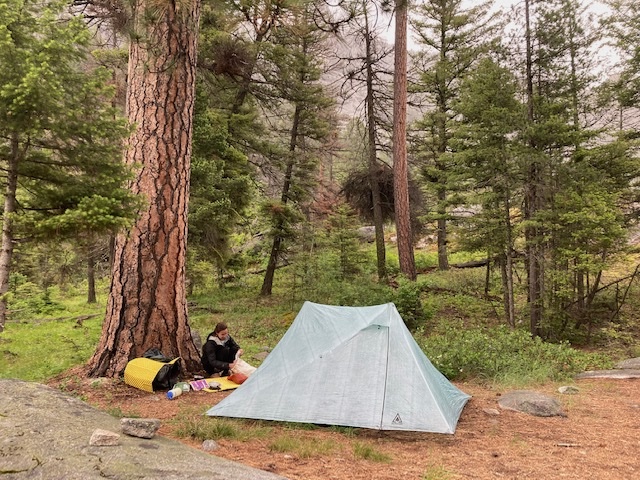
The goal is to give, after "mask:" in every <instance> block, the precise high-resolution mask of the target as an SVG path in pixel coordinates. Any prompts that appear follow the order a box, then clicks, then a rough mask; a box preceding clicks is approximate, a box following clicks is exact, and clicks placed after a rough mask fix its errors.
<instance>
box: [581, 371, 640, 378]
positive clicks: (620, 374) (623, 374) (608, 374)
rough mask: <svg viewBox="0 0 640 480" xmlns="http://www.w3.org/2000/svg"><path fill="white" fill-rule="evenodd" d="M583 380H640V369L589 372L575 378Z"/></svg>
mask: <svg viewBox="0 0 640 480" xmlns="http://www.w3.org/2000/svg"><path fill="white" fill-rule="evenodd" d="M575 378H576V379H578V380H581V379H585V378H640V369H638V370H631V369H615V370H589V371H586V372H582V373H579V374H578V375H576V376H575Z"/></svg>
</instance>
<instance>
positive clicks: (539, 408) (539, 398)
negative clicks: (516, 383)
mask: <svg viewBox="0 0 640 480" xmlns="http://www.w3.org/2000/svg"><path fill="white" fill-rule="evenodd" d="M498 405H499V406H500V408H503V409H505V410H515V411H517V412H523V413H528V414H529V415H535V416H536V417H557V416H560V417H565V416H566V415H565V413H564V412H563V411H562V407H561V405H560V402H558V400H556V399H555V398H553V397H549V396H548V395H544V394H542V393H539V392H534V391H531V390H516V391H513V392H508V393H505V394H504V395H502V396H501V397H500V399H499V400H498Z"/></svg>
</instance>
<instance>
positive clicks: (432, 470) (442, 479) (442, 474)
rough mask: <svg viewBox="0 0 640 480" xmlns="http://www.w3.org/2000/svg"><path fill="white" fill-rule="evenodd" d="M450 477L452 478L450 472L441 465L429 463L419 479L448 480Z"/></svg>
mask: <svg viewBox="0 0 640 480" xmlns="http://www.w3.org/2000/svg"><path fill="white" fill-rule="evenodd" d="M451 478H453V475H452V474H451V472H449V471H448V470H447V469H446V468H445V467H443V466H442V465H431V466H429V468H428V469H427V471H426V472H425V473H424V474H423V475H422V478H421V480H449V479H451Z"/></svg>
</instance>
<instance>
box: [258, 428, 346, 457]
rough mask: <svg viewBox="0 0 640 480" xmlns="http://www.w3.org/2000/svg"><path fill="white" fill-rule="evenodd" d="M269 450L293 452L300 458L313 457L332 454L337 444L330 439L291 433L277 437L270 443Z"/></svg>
mask: <svg viewBox="0 0 640 480" xmlns="http://www.w3.org/2000/svg"><path fill="white" fill-rule="evenodd" d="M269 450H270V451H272V452H279V453H289V454H293V455H296V456H298V457H299V458H311V457H321V456H325V455H330V454H331V453H333V451H334V450H335V444H334V443H333V442H331V441H329V440H318V439H315V438H306V437H301V436H299V435H295V434H289V435H280V436H278V437H277V438H275V439H274V440H273V441H272V442H270V443H269Z"/></svg>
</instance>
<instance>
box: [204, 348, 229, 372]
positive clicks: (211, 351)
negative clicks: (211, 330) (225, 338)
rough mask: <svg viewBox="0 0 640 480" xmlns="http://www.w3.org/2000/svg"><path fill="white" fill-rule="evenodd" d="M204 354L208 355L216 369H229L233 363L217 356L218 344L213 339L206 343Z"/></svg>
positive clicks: (210, 363) (208, 359)
mask: <svg viewBox="0 0 640 480" xmlns="http://www.w3.org/2000/svg"><path fill="white" fill-rule="evenodd" d="M204 356H205V357H207V361H208V362H209V365H210V366H211V368H213V369H215V370H228V369H229V366H230V365H231V364H230V363H229V362H225V361H223V360H219V359H218V358H216V344H215V343H214V342H212V341H207V342H206V343H205V344H204Z"/></svg>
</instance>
